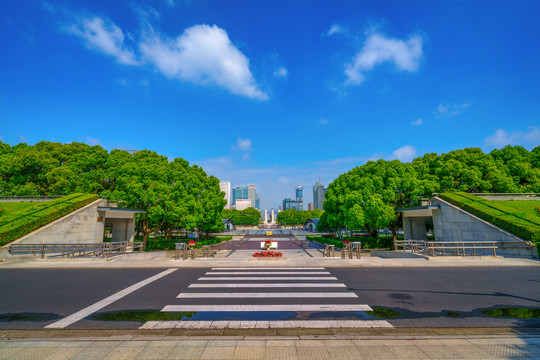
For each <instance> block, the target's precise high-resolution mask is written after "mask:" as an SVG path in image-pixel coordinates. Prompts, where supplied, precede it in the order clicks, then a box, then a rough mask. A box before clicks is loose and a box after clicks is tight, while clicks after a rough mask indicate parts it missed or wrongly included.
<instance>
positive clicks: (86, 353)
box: [70, 345, 114, 360]
mask: <svg viewBox="0 0 540 360" xmlns="http://www.w3.org/2000/svg"><path fill="white" fill-rule="evenodd" d="M113 349H114V346H99V347H96V346H93V345H91V346H88V347H86V348H84V349H83V350H81V351H79V352H78V353H77V354H76V355H75V356H73V357H72V358H71V359H70V360H101V359H103V358H104V357H105V356H106V355H107V354H108V353H109V352H111V350H113Z"/></svg>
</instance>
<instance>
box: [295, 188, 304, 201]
mask: <svg viewBox="0 0 540 360" xmlns="http://www.w3.org/2000/svg"><path fill="white" fill-rule="evenodd" d="M296 201H300V202H301V203H302V204H303V203H304V188H303V187H302V186H300V184H298V186H297V187H296Z"/></svg>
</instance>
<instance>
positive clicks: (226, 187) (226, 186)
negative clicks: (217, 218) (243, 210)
mask: <svg viewBox="0 0 540 360" xmlns="http://www.w3.org/2000/svg"><path fill="white" fill-rule="evenodd" d="M219 189H220V190H221V191H224V192H225V200H227V205H225V209H230V208H231V183H230V181H220V182H219Z"/></svg>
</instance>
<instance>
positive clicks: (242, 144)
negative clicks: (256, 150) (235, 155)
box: [233, 138, 252, 151]
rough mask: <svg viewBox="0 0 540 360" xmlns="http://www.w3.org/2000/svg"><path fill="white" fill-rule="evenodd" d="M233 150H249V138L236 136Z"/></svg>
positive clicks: (250, 148)
mask: <svg viewBox="0 0 540 360" xmlns="http://www.w3.org/2000/svg"><path fill="white" fill-rule="evenodd" d="M233 150H240V151H251V150H252V147H251V140H250V139H242V138H238V140H237V141H236V145H235V146H233Z"/></svg>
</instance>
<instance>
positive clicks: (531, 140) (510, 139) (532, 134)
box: [484, 126, 540, 149]
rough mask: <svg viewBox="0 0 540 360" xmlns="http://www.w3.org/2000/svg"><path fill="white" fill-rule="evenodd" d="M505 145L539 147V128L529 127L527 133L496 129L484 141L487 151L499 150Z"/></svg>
mask: <svg viewBox="0 0 540 360" xmlns="http://www.w3.org/2000/svg"><path fill="white" fill-rule="evenodd" d="M506 145H522V146H527V147H530V148H533V147H535V146H538V145H540V128H539V127H538V126H531V127H529V128H528V129H527V131H519V130H515V131H507V130H503V129H497V130H495V132H494V133H493V135H490V136H488V137H486V138H485V139H484V147H485V148H488V149H492V148H501V147H504V146H506Z"/></svg>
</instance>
